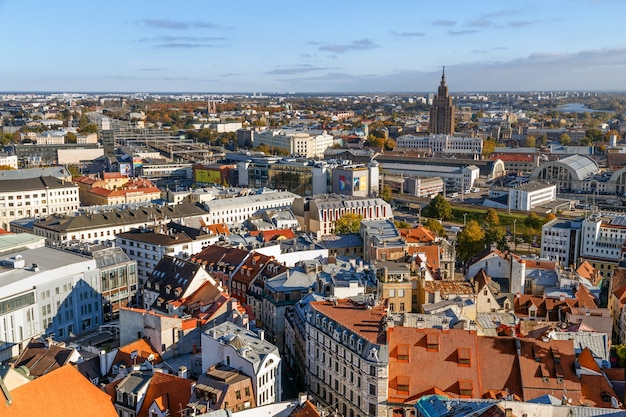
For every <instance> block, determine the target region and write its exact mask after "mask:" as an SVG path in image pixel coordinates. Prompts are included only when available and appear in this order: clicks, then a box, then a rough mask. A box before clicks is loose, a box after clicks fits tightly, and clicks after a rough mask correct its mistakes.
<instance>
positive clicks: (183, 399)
mask: <svg viewBox="0 0 626 417" xmlns="http://www.w3.org/2000/svg"><path fill="white" fill-rule="evenodd" d="M193 384H194V381H192V380H190V379H185V378H180V377H178V376H176V375H170V374H165V373H162V372H155V373H154V375H153V376H152V379H151V380H150V385H148V390H147V391H146V396H145V397H144V400H143V404H142V405H141V409H140V410H139V413H138V414H137V417H149V416H150V407H151V406H152V403H153V402H156V403H157V405H158V407H159V409H160V410H161V411H165V410H169V411H170V415H173V416H174V415H178V413H179V411H180V407H182V408H183V409H184V408H186V407H187V403H188V402H189V399H190V397H191V388H192V386H193Z"/></svg>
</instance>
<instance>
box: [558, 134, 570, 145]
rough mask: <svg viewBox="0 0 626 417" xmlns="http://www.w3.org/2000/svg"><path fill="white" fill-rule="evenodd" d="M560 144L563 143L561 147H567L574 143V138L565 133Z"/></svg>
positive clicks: (560, 138)
mask: <svg viewBox="0 0 626 417" xmlns="http://www.w3.org/2000/svg"><path fill="white" fill-rule="evenodd" d="M559 142H560V143H561V145H563V146H567V145H569V144H570V143H572V138H570V137H569V135H568V134H567V133H563V134H562V135H561V137H559Z"/></svg>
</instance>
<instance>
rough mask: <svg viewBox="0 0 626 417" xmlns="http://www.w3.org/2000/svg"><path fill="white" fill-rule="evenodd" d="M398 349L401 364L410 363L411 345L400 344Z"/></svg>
mask: <svg viewBox="0 0 626 417" xmlns="http://www.w3.org/2000/svg"><path fill="white" fill-rule="evenodd" d="M397 349H398V361H399V362H407V363H408V362H409V351H410V350H409V345H407V344H400V345H398V347H397Z"/></svg>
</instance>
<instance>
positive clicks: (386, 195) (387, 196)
mask: <svg viewBox="0 0 626 417" xmlns="http://www.w3.org/2000/svg"><path fill="white" fill-rule="evenodd" d="M380 198H382V199H383V200H385V201H386V202H388V203H390V202H391V198H392V195H391V188H389V186H388V185H385V186H384V187H383V189H382V190H381V191H380Z"/></svg>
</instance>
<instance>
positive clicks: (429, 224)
mask: <svg viewBox="0 0 626 417" xmlns="http://www.w3.org/2000/svg"><path fill="white" fill-rule="evenodd" d="M424 227H425V228H427V229H428V230H430V231H432V232H435V233H436V234H437V236H445V235H446V229H445V228H444V227H443V225H442V224H441V223H439V221H438V220H436V219H428V220H426V221H425V222H424Z"/></svg>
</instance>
